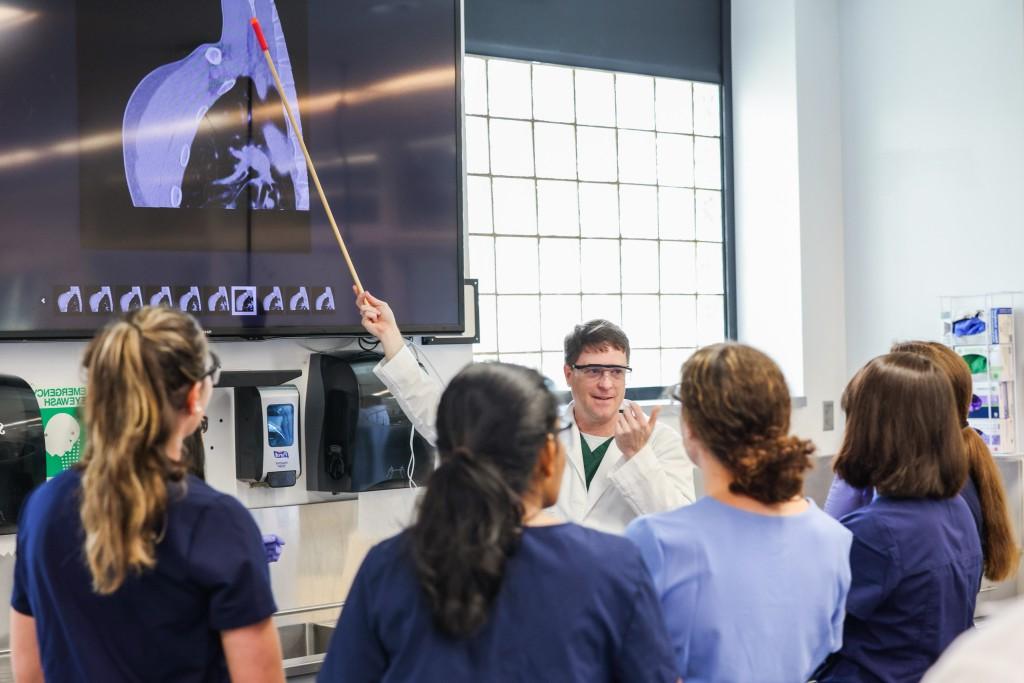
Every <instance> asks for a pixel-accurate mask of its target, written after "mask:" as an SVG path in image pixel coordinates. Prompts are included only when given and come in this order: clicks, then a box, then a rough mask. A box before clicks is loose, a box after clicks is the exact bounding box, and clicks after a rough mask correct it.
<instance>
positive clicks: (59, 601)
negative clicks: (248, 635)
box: [11, 470, 276, 683]
mask: <svg viewBox="0 0 1024 683" xmlns="http://www.w3.org/2000/svg"><path fill="white" fill-rule="evenodd" d="M185 484H186V485H185V491H184V495H182V493H181V487H180V485H174V484H172V488H171V490H170V491H169V494H170V495H169V503H168V508H167V527H166V532H165V535H164V538H163V540H162V541H161V542H160V543H159V544H157V546H156V567H155V568H154V569H152V570H149V571H145V572H143V573H142V574H141V575H129V577H128V578H127V579H126V580H125V582H124V584H123V585H122V586H121V587H120V588H118V589H117V591H115V592H114V593H113V594H111V595H108V596H100V595H97V594H95V593H94V592H93V591H92V588H91V576H90V574H89V570H88V567H87V565H86V562H85V558H84V556H83V539H84V532H83V530H82V524H81V521H80V519H79V494H80V490H81V473H80V472H79V471H77V470H71V471H68V472H65V473H63V474H61V475H59V476H57V477H55V478H54V479H52V480H50V481H49V482H47V483H46V484H44V485H43V486H41V487H40V488H39V489H37V490H36V491H35V493H33V494H32V497H31V498H30V499H29V501H28V503H27V504H26V507H25V510H24V512H23V514H22V518H21V522H20V524H19V530H18V552H17V558H16V561H15V569H14V594H13V597H12V598H11V606H12V607H13V608H14V609H16V610H17V611H18V612H21V613H22V614H25V615H29V616H32V617H34V618H35V622H36V636H37V639H38V642H39V650H40V656H41V658H42V663H43V672H44V673H45V676H46V680H47V681H48V683H60V682H62V681H147V682H148V681H196V682H198V681H203V682H206V681H227V680H228V672H227V665H226V662H225V660H224V652H223V649H222V647H221V641H220V632H221V631H224V630H228V629H234V628H240V627H242V626H249V625H251V624H255V623H257V622H260V621H262V620H264V619H266V618H267V617H269V616H271V615H272V614H273V613H274V612H275V611H276V607H275V605H274V598H273V595H272V593H271V590H270V573H269V570H268V568H267V561H266V557H265V554H264V551H263V544H262V542H261V540H260V532H259V529H257V527H256V524H255V522H254V521H253V519H252V516H251V515H250V514H249V511H248V510H246V509H245V508H244V507H243V506H242V504H241V503H239V502H238V501H237V500H235V499H234V498H232V497H230V496H227V495H225V494H223V493H219V492H217V491H215V490H213V489H212V488H210V487H209V486H207V485H206V484H205V483H204V482H202V481H201V480H199V479H197V478H195V477H193V476H189V477H188V478H187V480H186V482H185Z"/></svg>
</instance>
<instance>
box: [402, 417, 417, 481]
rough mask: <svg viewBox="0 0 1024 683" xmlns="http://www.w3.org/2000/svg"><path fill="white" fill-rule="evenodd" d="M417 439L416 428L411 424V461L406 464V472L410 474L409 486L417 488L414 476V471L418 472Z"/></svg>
mask: <svg viewBox="0 0 1024 683" xmlns="http://www.w3.org/2000/svg"><path fill="white" fill-rule="evenodd" d="M415 439H416V428H415V427H413V426H412V424H410V425H409V462H408V464H406V466H405V470H406V472H408V474H409V488H411V489H414V488H417V484H416V480H415V479H413V478H412V475H413V473H414V472H416V449H415V446H414V441H415Z"/></svg>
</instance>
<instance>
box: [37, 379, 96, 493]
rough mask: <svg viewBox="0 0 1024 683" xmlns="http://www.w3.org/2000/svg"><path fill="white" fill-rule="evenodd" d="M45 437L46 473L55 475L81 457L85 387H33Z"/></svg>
mask: <svg viewBox="0 0 1024 683" xmlns="http://www.w3.org/2000/svg"><path fill="white" fill-rule="evenodd" d="M36 400H37V401H39V412H40V413H41V414H42V417H43V434H44V436H45V438H46V477H47V478H50V477H55V476H57V475H58V474H60V473H61V472H63V471H64V470H66V469H68V468H69V467H71V466H72V465H74V464H75V463H76V462H78V461H79V459H80V458H81V457H82V451H83V449H84V448H85V429H84V427H83V426H82V420H81V418H80V416H79V411H78V409H79V406H81V405H82V404H83V403H85V387H48V388H43V389H36Z"/></svg>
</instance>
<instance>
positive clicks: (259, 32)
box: [249, 17, 363, 294]
mask: <svg viewBox="0 0 1024 683" xmlns="http://www.w3.org/2000/svg"><path fill="white" fill-rule="evenodd" d="M249 23H250V24H252V30H253V31H255V33H256V40H257V41H258V42H259V44H260V49H261V50H263V56H264V57H265V58H266V60H267V66H269V67H270V74H271V75H272V76H273V77H274V84H275V85H276V86H277V92H278V94H279V95H280V96H281V101H282V102H283V103H284V111H285V113H286V114H288V120H289V121H291V124H292V131H294V133H295V139H296V140H298V141H299V147H301V148H302V155H303V156H304V157H306V167H307V168H309V173H310V175H311V176H313V182H314V183H315V184H316V191H317V192H318V193H319V194H320V203H321V204H323V205H324V211H326V212H327V220H329V221H330V222H331V229H333V230H334V238H335V239H336V240H338V246H339V247H341V255H342V256H344V257H345V264H346V265H347V266H348V272H349V273H351V274H352V281H353V282H355V283H356V289H357V290H358V292H357V293H358V294H362V293H363V283H362V282H360V281H359V275H357V274H356V267H355V266H354V265H353V264H352V257H350V256H349V255H348V249H347V248H346V247H345V240H344V239H342V237H341V231H340V230H338V224H337V223H336V222H335V221H334V214H333V213H331V207H330V205H329V204H328V203H327V195H325V194H324V188H323V187H322V186H321V185H320V178H319V177H317V175H316V169H315V168H313V158H312V157H311V156H309V150H307V149H306V143H305V142H303V141H302V135H301V134H299V124H298V123H297V122H296V120H295V114H294V113H293V112H292V107H291V105H290V104H288V96H287V95H286V94H285V91H284V86H283V85H282V84H281V77H280V76H278V74H277V67H275V66H274V59H273V58H272V57H271V56H270V49H269V48H268V47H267V39H266V38H264V37H263V29H262V28H261V27H260V20H259V19H257V18H256V17H253V18H252V19H251V20H250V21H249Z"/></svg>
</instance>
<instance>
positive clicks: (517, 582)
mask: <svg viewBox="0 0 1024 683" xmlns="http://www.w3.org/2000/svg"><path fill="white" fill-rule="evenodd" d="M558 417H559V411H558V406H557V402H556V401H555V398H554V396H553V395H552V394H551V393H550V392H549V391H548V390H547V389H546V388H545V386H544V379H543V378H542V377H541V376H540V375H539V374H538V373H536V372H534V371H533V370H528V369H526V368H523V367H519V366H516V365H507V364H503V363H479V364H476V365H470V366H469V367H467V368H466V369H464V370H463V371H462V372H460V373H459V374H458V375H457V376H456V377H455V378H454V379H453V380H452V381H451V383H450V384H449V385H448V387H447V388H446V389H445V391H444V393H443V395H442V397H441V403H440V406H439V407H438V413H437V446H438V450H439V452H440V458H441V463H440V466H439V467H438V469H437V470H435V471H434V473H433V474H432V475H431V478H430V483H429V486H428V487H427V490H426V492H425V493H424V495H423V499H422V503H421V506H420V509H419V513H418V516H417V519H416V522H415V524H414V525H413V526H412V527H411V528H410V529H409V530H407V531H405V532H403V533H401V534H399V535H398V536H395V537H394V538H391V539H389V540H387V541H384V542H383V543H381V544H380V545H378V546H376V547H375V548H373V549H372V550H371V551H370V553H369V554H368V555H367V557H366V559H365V561H364V562H363V565H362V567H360V569H359V573H358V575H357V576H356V579H355V581H354V583H353V585H352V588H351V590H350V592H349V595H348V597H347V598H346V600H345V606H344V608H343V609H342V612H341V618H340V620H339V621H338V627H337V629H336V630H335V632H334V636H333V638H332V640H331V645H330V649H329V651H328V653H327V658H326V660H325V661H324V664H323V668H322V669H321V671H320V676H319V680H320V681H322V682H327V681H343V682H344V683H360V682H363V681H366V682H369V681H395V682H398V681H402V682H403V683H404V682H408V681H425V682H430V683H433V682H434V681H445V682H446V683H461V682H465V683H479V682H481V681H587V682H588V683H599V682H601V681H609V682H610V681H622V682H627V681H643V682H651V683H655V682H659V683H670V682H672V681H676V680H677V678H678V676H677V673H676V670H675V663H674V661H673V658H672V652H671V648H670V646H669V643H668V636H667V634H666V632H665V624H664V621H663V620H662V617H661V612H660V610H659V609H658V601H657V597H656V596H655V594H654V587H653V586H652V585H651V579H650V577H649V576H648V575H647V572H646V570H645V569H644V565H643V562H642V560H641V559H640V553H639V552H638V551H637V549H636V548H635V547H634V546H633V544H631V543H630V542H629V541H627V540H626V539H624V538H621V537H619V536H612V535H609V534H605V533H601V532H598V531H594V530H591V529H586V528H584V527H581V526H577V525H575V524H570V523H561V522H560V521H559V520H558V519H556V518H554V517H549V516H548V515H547V514H546V513H545V512H544V508H546V507H549V506H551V505H552V504H553V503H554V502H555V501H556V500H558V492H559V487H560V485H561V482H562V472H563V470H564V468H565V447H564V446H563V445H562V442H561V440H560V439H559V438H558V432H559V431H560V429H561V428H562V427H561V426H560V425H559V423H558Z"/></svg>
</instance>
